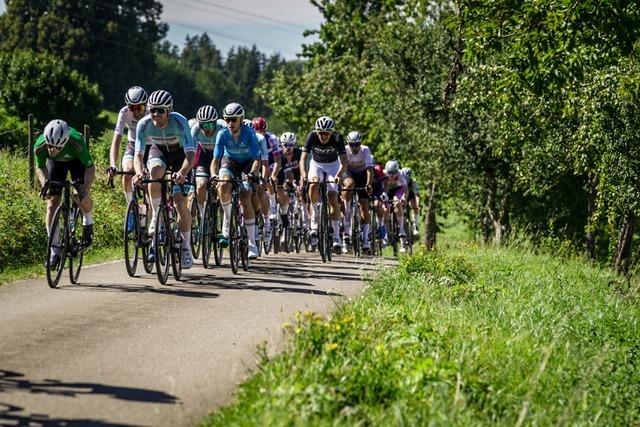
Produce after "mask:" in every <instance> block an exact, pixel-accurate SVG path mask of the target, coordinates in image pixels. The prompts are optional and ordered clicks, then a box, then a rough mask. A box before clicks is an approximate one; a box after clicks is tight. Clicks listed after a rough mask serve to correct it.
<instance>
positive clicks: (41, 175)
mask: <svg viewBox="0 0 640 427" xmlns="http://www.w3.org/2000/svg"><path fill="white" fill-rule="evenodd" d="M36 176H37V177H38V181H40V186H41V187H44V184H45V182H47V180H48V179H49V171H48V170H47V168H36Z"/></svg>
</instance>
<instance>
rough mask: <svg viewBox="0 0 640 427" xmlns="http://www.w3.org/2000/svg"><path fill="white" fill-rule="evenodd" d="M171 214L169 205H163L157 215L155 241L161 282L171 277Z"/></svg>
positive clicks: (157, 271) (163, 282)
mask: <svg viewBox="0 0 640 427" xmlns="http://www.w3.org/2000/svg"><path fill="white" fill-rule="evenodd" d="M169 233H171V230H170V228H169V215H168V213H167V207H166V206H161V207H160V209H159V210H158V215H157V216H156V233H155V235H154V237H153V243H154V246H155V250H156V274H157V275H158V281H159V282H160V283H161V284H163V285H164V284H165V283H167V279H168V278H169V257H170V256H171V255H170V254H171V240H170V237H169Z"/></svg>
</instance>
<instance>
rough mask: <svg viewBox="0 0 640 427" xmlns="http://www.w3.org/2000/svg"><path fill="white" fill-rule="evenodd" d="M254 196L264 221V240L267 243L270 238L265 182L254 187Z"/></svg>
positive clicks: (268, 207)
mask: <svg viewBox="0 0 640 427" xmlns="http://www.w3.org/2000/svg"><path fill="white" fill-rule="evenodd" d="M256 197H257V198H258V201H259V205H260V215H262V220H263V221H264V240H265V242H267V243H269V241H270V240H271V219H270V218H269V210H270V206H269V195H268V190H267V184H266V183H265V184H261V185H259V186H258V187H257V188H256Z"/></svg>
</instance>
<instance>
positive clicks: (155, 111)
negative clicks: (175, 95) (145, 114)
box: [149, 108, 167, 115]
mask: <svg viewBox="0 0 640 427" xmlns="http://www.w3.org/2000/svg"><path fill="white" fill-rule="evenodd" d="M149 112H150V113H151V114H158V115H162V114H166V113H167V109H166V108H151V109H150V110H149Z"/></svg>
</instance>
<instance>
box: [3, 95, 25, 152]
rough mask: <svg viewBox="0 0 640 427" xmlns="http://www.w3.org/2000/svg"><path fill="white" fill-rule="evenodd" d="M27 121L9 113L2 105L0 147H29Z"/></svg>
mask: <svg viewBox="0 0 640 427" xmlns="http://www.w3.org/2000/svg"><path fill="white" fill-rule="evenodd" d="M26 141H27V123H26V122H25V121H20V119H18V118H17V117H15V116H13V115H11V114H9V113H8V112H7V110H6V109H5V108H4V107H2V105H0V148H11V149H16V148H19V147H22V149H23V150H25V152H26V149H27V143H26Z"/></svg>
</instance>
